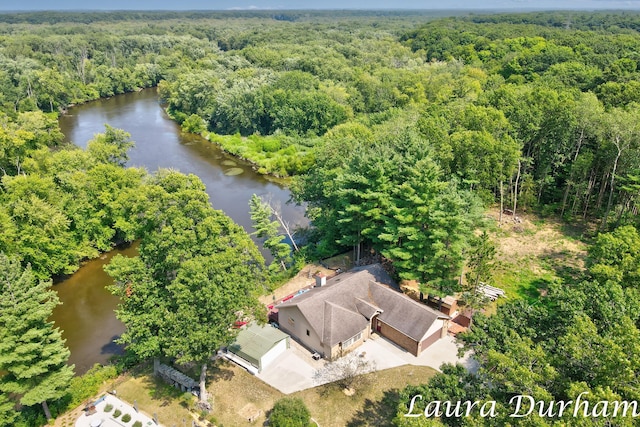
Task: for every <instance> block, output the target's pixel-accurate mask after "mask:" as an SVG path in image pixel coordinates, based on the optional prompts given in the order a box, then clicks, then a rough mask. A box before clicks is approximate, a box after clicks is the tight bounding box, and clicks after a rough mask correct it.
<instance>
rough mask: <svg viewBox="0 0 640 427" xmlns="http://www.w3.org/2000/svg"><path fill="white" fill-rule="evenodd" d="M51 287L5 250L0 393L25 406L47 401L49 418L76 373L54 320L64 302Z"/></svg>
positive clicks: (0, 285) (0, 287)
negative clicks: (55, 311) (53, 402)
mask: <svg viewBox="0 0 640 427" xmlns="http://www.w3.org/2000/svg"><path fill="white" fill-rule="evenodd" d="M50 285H51V283H50V282H44V281H38V282H36V280H35V277H34V275H33V272H32V271H31V267H30V266H29V267H27V268H26V269H23V268H22V267H21V266H20V263H19V261H18V260H17V259H12V258H9V257H7V256H6V255H4V254H2V253H0V373H1V374H0V375H1V377H0V392H2V393H3V394H5V395H6V396H9V397H10V398H12V399H15V400H17V401H18V402H19V403H20V404H22V405H26V406H32V405H35V404H38V403H39V404H41V405H42V407H43V409H44V412H45V415H46V417H47V419H51V412H50V411H49V407H48V406H47V401H48V400H55V399H59V398H60V397H62V396H63V395H64V394H65V393H66V391H67V387H68V386H69V382H70V380H71V378H72V377H73V366H69V365H67V360H68V359H69V350H68V349H67V348H66V347H65V346H64V341H63V340H62V337H61V334H60V330H59V329H58V328H54V326H53V322H50V321H48V319H49V318H50V317H51V311H52V310H53V308H54V307H55V306H56V305H58V304H59V300H58V297H57V295H56V293H55V292H54V291H52V290H51V289H49V287H50ZM3 406H4V405H3Z"/></svg>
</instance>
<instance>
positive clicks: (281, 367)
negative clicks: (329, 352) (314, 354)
mask: <svg viewBox="0 0 640 427" xmlns="http://www.w3.org/2000/svg"><path fill="white" fill-rule="evenodd" d="M290 345H291V347H290V348H288V349H287V351H286V352H284V353H283V354H281V355H280V356H278V359H277V360H275V361H274V362H273V363H272V364H270V365H269V366H267V367H266V368H265V369H263V370H262V372H261V373H259V374H256V377H258V378H260V379H261V380H262V381H264V382H265V383H267V384H269V385H270V386H272V387H274V388H277V389H278V390H280V391H281V392H283V393H284V394H290V393H293V392H296V391H299V390H304V389H307V388H311V387H315V386H317V385H318V384H317V383H315V382H314V381H313V374H314V373H315V372H316V370H318V369H320V368H322V367H323V366H324V364H325V363H326V361H324V360H313V359H312V358H311V352H310V351H308V350H307V349H305V348H304V347H302V346H301V345H300V344H298V343H297V342H296V341H294V340H293V339H291V340H290Z"/></svg>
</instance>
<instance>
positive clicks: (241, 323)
mask: <svg viewBox="0 0 640 427" xmlns="http://www.w3.org/2000/svg"><path fill="white" fill-rule="evenodd" d="M246 324H247V322H243V321H241V320H238V321H237V322H236V323H234V325H233V326H234V327H235V328H238V329H239V328H242V327H243V326H245V325H246Z"/></svg>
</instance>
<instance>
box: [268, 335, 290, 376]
mask: <svg viewBox="0 0 640 427" xmlns="http://www.w3.org/2000/svg"><path fill="white" fill-rule="evenodd" d="M285 351H287V340H282V341H280V342H279V343H278V344H276V345H275V346H274V347H273V348H272V349H271V350H269V351H268V352H267V353H266V354H265V355H264V356H262V369H264V368H266V367H267V366H269V365H270V364H271V363H273V362H274V361H275V360H276V359H277V358H278V356H280V355H281V354H282V353H284V352H285Z"/></svg>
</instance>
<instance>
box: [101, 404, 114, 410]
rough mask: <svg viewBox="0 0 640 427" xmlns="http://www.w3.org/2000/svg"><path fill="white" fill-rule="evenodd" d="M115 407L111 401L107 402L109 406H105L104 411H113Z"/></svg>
mask: <svg viewBox="0 0 640 427" xmlns="http://www.w3.org/2000/svg"><path fill="white" fill-rule="evenodd" d="M112 409H113V405H112V404H111V403H107V406H105V407H104V409H103V410H104V412H111V410H112Z"/></svg>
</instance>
